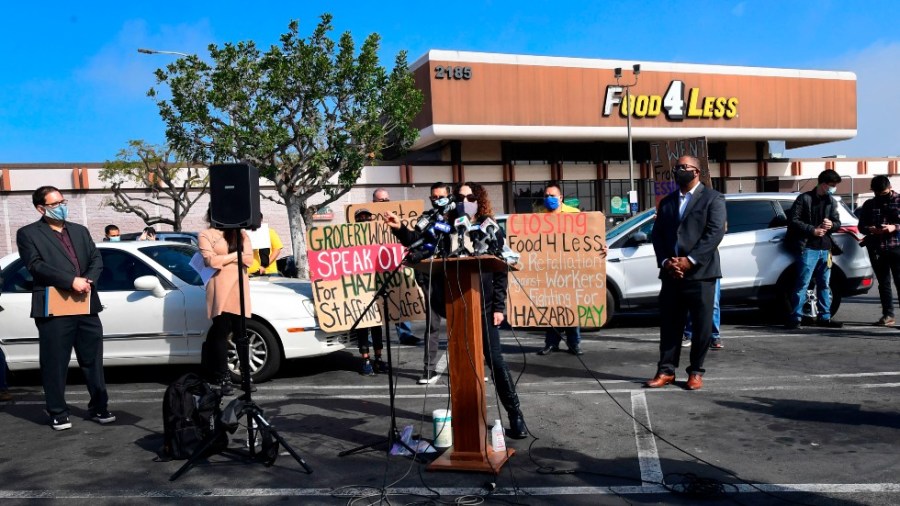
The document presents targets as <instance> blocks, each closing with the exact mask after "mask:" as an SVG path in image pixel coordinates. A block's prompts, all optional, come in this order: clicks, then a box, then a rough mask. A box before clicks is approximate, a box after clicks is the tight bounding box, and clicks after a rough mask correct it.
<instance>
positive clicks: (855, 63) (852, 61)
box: [787, 42, 900, 157]
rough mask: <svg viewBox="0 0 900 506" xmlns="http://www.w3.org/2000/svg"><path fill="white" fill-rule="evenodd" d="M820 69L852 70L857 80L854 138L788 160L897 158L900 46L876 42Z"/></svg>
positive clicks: (899, 146) (899, 152) (793, 154)
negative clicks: (825, 157) (830, 156)
mask: <svg viewBox="0 0 900 506" xmlns="http://www.w3.org/2000/svg"><path fill="white" fill-rule="evenodd" d="M825 65H826V66H824V67H822V68H835V69H841V70H845V69H846V70H851V71H853V72H855V73H856V78H857V89H856V93H857V136H856V137H855V138H853V139H851V140H848V141H841V142H833V143H829V144H824V145H821V146H812V147H808V148H803V149H794V150H790V151H788V153H787V155H788V156H791V157H807V156H824V155H833V154H839V155H847V156H851V157H882V156H898V155H900V121H898V118H900V97H898V92H897V87H898V83H900V43H898V42H892V43H877V44H874V45H872V46H869V47H868V48H866V49H863V50H861V51H859V52H855V53H851V54H847V55H844V56H842V57H840V58H838V59H835V60H833V61H831V62H827V63H826V64H825Z"/></svg>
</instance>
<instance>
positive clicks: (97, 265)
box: [16, 186, 116, 430]
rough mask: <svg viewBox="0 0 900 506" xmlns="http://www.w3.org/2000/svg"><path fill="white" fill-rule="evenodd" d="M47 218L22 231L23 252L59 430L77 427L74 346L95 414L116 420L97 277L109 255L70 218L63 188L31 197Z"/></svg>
mask: <svg viewBox="0 0 900 506" xmlns="http://www.w3.org/2000/svg"><path fill="white" fill-rule="evenodd" d="M31 200H32V203H33V204H34V207H35V209H37V211H38V212H39V213H40V214H41V219H40V220H38V221H36V222H34V223H32V224H30V225H26V226H24V227H22V228H21V229H19V231H18V232H17V233H16V244H17V245H18V247H19V255H20V256H21V257H22V260H23V261H24V262H25V266H26V267H27V269H28V272H29V273H31V275H32V277H33V278H34V288H33V289H32V294H31V317H32V318H34V322H35V325H36V326H37V329H38V339H39V344H40V364H41V380H42V382H43V386H44V396H45V401H46V403H47V414H48V415H49V416H50V425H51V427H53V430H65V429H69V428H71V427H72V423H71V422H70V421H69V406H68V405H67V404H66V399H65V391H66V375H67V373H68V370H69V360H70V357H71V356H72V349H73V348H74V349H75V355H76V357H77V359H78V365H79V366H80V367H81V370H82V371H83V372H84V377H85V381H86V382H87V388H88V392H89V393H90V395H91V400H90V403H89V404H88V411H89V416H90V419H91V420H93V421H95V422H97V423H100V424H107V423H112V422H114V421H116V417H115V416H113V414H112V413H110V412H109V411H108V410H107V403H108V400H109V397H108V395H107V392H106V380H105V378H104V376H103V326H102V324H101V323H100V318H99V317H98V316H97V313H99V312H100V309H101V306H100V298H99V297H98V296H97V291H96V290H94V287H93V280H96V279H97V278H99V277H100V274H101V272H102V271H103V260H102V259H101V257H100V252H99V251H97V247H96V246H95V245H94V241H93V239H92V238H91V234H90V233H89V232H88V230H87V228H85V227H83V226H81V225H78V224H76V223H69V222H67V221H66V219H67V217H68V208H67V207H66V200H65V199H64V198H63V196H62V194H61V193H60V192H59V190H58V189H56V188H54V187H52V186H42V187H40V188H38V189H37V190H35V191H34V193H33V194H32V196H31Z"/></svg>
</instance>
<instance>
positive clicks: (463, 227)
mask: <svg viewBox="0 0 900 506" xmlns="http://www.w3.org/2000/svg"><path fill="white" fill-rule="evenodd" d="M453 228H455V229H456V233H457V236H458V239H457V245H456V252H457V253H458V254H459V256H467V255H468V254H469V253H470V252H469V250H468V248H466V232H468V231H469V229H471V228H472V222H471V221H469V217H468V216H465V215H463V216H460V217H459V218H456V220H455V221H454V222H453ZM470 237H471V236H470Z"/></svg>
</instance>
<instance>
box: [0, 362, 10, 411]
mask: <svg viewBox="0 0 900 506" xmlns="http://www.w3.org/2000/svg"><path fill="white" fill-rule="evenodd" d="M0 367H3V366H2V365H0ZM11 400H13V396H12V394H11V393H9V390H0V402H6V401H11Z"/></svg>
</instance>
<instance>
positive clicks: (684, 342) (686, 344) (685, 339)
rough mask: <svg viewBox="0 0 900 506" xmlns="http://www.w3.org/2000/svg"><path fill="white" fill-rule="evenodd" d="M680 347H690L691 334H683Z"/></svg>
mask: <svg viewBox="0 0 900 506" xmlns="http://www.w3.org/2000/svg"><path fill="white" fill-rule="evenodd" d="M681 347H682V348H690V347H691V336H684V337H682V338H681Z"/></svg>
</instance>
